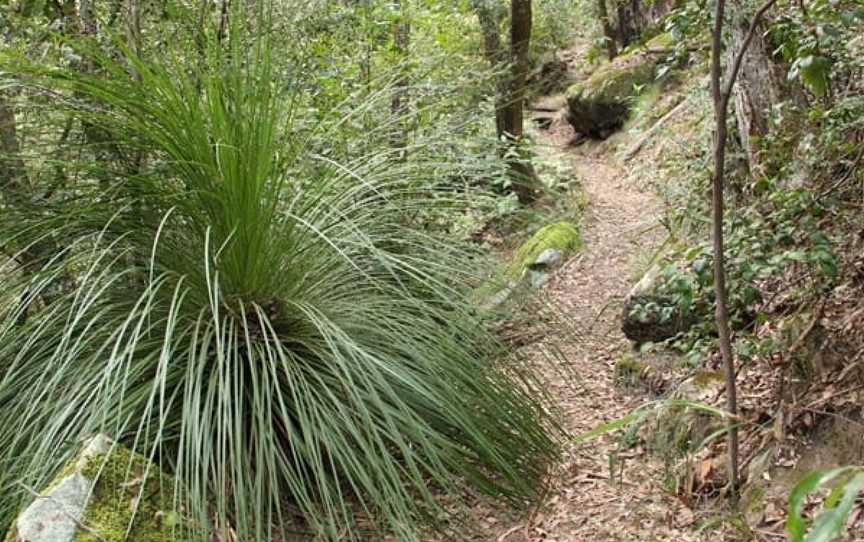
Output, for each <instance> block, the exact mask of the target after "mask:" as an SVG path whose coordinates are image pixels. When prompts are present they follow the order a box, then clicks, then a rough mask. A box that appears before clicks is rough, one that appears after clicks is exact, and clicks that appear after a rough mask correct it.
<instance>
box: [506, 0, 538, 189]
mask: <svg viewBox="0 0 864 542" xmlns="http://www.w3.org/2000/svg"><path fill="white" fill-rule="evenodd" d="M532 18H533V14H532V11H531V0H511V3H510V57H511V76H510V83H509V85H508V89H507V90H508V92H507V103H506V105H505V110H504V115H503V117H504V119H503V120H504V137H505V138H506V139H507V141H508V143H509V145H510V146H511V148H512V152H510V153H508V154H509V155H510V156H511V157H512V158H511V159H510V172H511V175H512V182H513V188H514V192H516V195H517V197H518V198H519V202H520V203H522V204H529V203H531V202H533V201H534V200H535V199H537V193H536V189H535V187H536V174H535V172H534V168H533V167H532V166H531V163H530V162H527V161H526V160H525V159H523V158H522V157H520V156H519V154H520V152H519V145H520V143H521V142H522V138H523V136H524V130H525V126H524V102H525V82H526V80H527V78H528V72H529V71H530V69H531V66H530V60H529V58H528V52H529V46H530V44H531V26H532Z"/></svg>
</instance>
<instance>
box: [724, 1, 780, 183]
mask: <svg viewBox="0 0 864 542" xmlns="http://www.w3.org/2000/svg"><path fill="white" fill-rule="evenodd" d="M729 2H730V7H731V8H732V13H733V14H734V15H733V21H732V23H731V28H730V35H731V41H730V43H729V46H728V47H727V59H728V61H727V64H728V65H730V66H731V65H732V63H733V62H734V59H735V57H736V56H738V55H740V54H742V52H743V60H742V62H741V72H740V76H739V78H738V81H737V84H736V86H735V87H734V91H733V99H734V107H735V117H736V120H737V122H738V135H739V137H740V140H741V147H742V148H743V149H744V152H745V153H746V155H747V165H748V167H749V168H750V172H751V173H757V172H759V171H760V170H761V165H762V160H761V157H760V143H759V139H760V138H762V137H764V136H766V135H768V133H769V131H770V114H771V110H772V108H773V106H774V105H776V104H778V103H779V102H780V101H781V100H783V99H784V98H785V97H786V92H785V90H786V89H785V83H784V82H783V80H784V76H783V73H782V68H780V67H779V66H778V65H777V63H775V62H774V61H773V59H772V58H771V47H770V45H769V44H768V43H767V41H766V38H765V37H764V34H765V30H766V25H765V24H764V23H761V22H760V23H759V25H758V26H757V28H756V31H755V32H756V33H755V35H754V36H753V38H752V40H751V43H750V46H749V47H746V48H745V47H743V45H744V42H745V40H746V39H747V36H748V33H749V26H750V25H749V22H748V21H747V18H746V16H745V15H744V13H746V12H747V9H746V6H745V2H744V0H729Z"/></svg>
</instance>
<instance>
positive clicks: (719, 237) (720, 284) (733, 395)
mask: <svg viewBox="0 0 864 542" xmlns="http://www.w3.org/2000/svg"><path fill="white" fill-rule="evenodd" d="M725 12H726V2H725V0H717V5H716V11H715V14H714V30H713V33H712V42H711V94H712V97H713V100H714V120H715V123H716V128H715V134H714V175H713V179H712V187H713V192H712V207H713V228H712V229H713V237H714V295H715V298H716V301H715V303H716V310H715V315H714V316H715V321H716V324H717V335H718V341H719V343H720V356H721V357H722V358H723V366H724V368H725V375H726V409H727V410H728V411H729V414H731V415H732V416H735V415H737V414H738V397H737V385H736V373H735V358H734V357H733V354H732V338H731V335H732V333H731V331H730V329H729V310H728V305H729V303H728V299H729V294H728V291H727V288H726V262H725V253H724V252H725V246H724V239H723V211H724V208H723V204H724V196H723V189H724V188H725V182H726V179H725V172H726V170H725V166H726V138H727V128H726V120H727V114H728V110H729V96H728V95H726V94H725V93H724V92H723V90H722V88H721V81H722V68H721V62H720V51H721V49H722V47H723V16H724V14H725ZM730 77H731V76H730ZM732 81H733V82H734V79H733V80H732ZM727 429H728V444H729V456H728V458H729V485H730V490H731V491H730V495H731V496H732V500H733V503H734V502H737V497H738V426H737V422H736V421H735V420H734V419H731V418H730V419H729V420H727Z"/></svg>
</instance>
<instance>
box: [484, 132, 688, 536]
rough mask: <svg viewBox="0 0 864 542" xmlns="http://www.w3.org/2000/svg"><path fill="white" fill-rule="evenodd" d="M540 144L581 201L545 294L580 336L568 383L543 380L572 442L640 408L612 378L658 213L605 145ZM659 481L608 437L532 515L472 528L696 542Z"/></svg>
mask: <svg viewBox="0 0 864 542" xmlns="http://www.w3.org/2000/svg"><path fill="white" fill-rule="evenodd" d="M539 137H540V143H541V152H542V153H547V154H548V155H549V158H552V159H556V160H557V161H559V162H560V161H561V160H564V161H565V162H566V164H567V167H568V169H569V170H570V171H572V175H573V176H574V178H575V179H576V180H577V182H579V183H580V185H581V188H582V190H583V191H584V193H585V195H586V199H587V200H588V203H587V207H586V209H585V214H584V219H583V222H582V233H583V237H584V241H585V242H584V248H583V249H582V250H581V251H580V252H579V253H578V254H576V255H575V256H574V257H573V258H571V259H570V260H569V261H568V262H567V263H566V264H565V265H564V266H563V267H562V268H561V269H559V270H558V271H557V273H556V274H555V276H554V277H553V278H552V280H550V282H549V283H548V284H547V285H546V286H545V287H544V288H545V292H544V293H545V294H546V296H548V297H549V298H551V300H552V301H553V303H555V304H556V305H557V306H558V307H559V308H560V309H561V311H562V314H563V317H564V318H566V319H567V320H568V322H569V323H570V324H572V325H573V326H574V328H575V329H576V331H577V333H578V335H579V337H578V339H577V340H575V341H567V343H566V344H565V346H564V352H563V353H564V354H565V357H566V363H567V364H568V371H572V372H573V373H574V377H573V379H574V380H575V381H571V382H567V381H564V380H566V379H563V378H562V377H561V375H560V374H547V375H544V377H545V378H544V380H545V381H546V382H549V385H550V389H551V391H552V394H553V397H554V399H555V400H556V401H557V403H558V404H559V405H560V407H561V410H562V412H563V414H564V423H565V426H566V428H567V429H568V430H569V431H570V432H571V433H572V434H574V435H579V434H583V433H585V432H587V431H589V430H591V429H593V428H595V427H597V426H599V425H602V424H604V423H606V422H609V421H612V420H615V419H618V418H620V417H622V416H624V415H626V414H628V413H629V412H631V411H632V410H633V409H634V408H636V407H637V406H639V405H640V404H642V403H643V402H644V401H645V400H646V397H645V396H644V395H641V394H638V393H635V394H628V393H626V392H624V391H621V390H619V389H617V388H616V387H615V385H614V383H613V379H614V377H613V375H614V365H615V361H616V360H617V359H619V358H620V357H621V356H623V355H626V354H627V353H628V352H630V351H631V349H632V347H631V345H630V343H629V342H628V341H627V339H626V338H625V337H624V335H623V334H622V332H621V331H620V317H621V309H622V306H623V299H624V297H625V295H626V294H627V292H628V290H629V288H630V287H631V286H632V284H633V283H634V281H635V280H637V279H638V273H639V269H640V268H639V264H640V261H641V262H644V261H645V258H646V257H650V255H651V254H653V253H654V251H655V250H656V248H657V247H659V245H660V243H662V241H663V230H662V227H660V224H659V219H660V216H661V208H660V205H659V202H658V200H657V199H656V197H655V196H654V194H653V193H652V190H651V188H650V186H649V183H644V187H640V186H635V182H633V181H631V180H628V176H627V175H626V174H625V171H624V170H623V168H622V166H621V165H620V164H619V163H618V162H617V160H616V159H615V158H614V157H613V156H612V155H611V153H610V152H608V151H606V150H605V145H602V144H601V145H593V144H588V145H584V146H582V147H576V148H572V147H569V146H568V143H567V142H568V139H569V137H568V134H567V132H566V127H564V126H561V125H560V123H559V125H558V126H557V127H556V126H553V128H552V130H550V131H547V132H543V133H541V134H540V135H539ZM528 348H536V349H538V350H539V348H540V346H535V347H528ZM537 355H538V356H539V355H541V354H540V353H539V352H538V353H537ZM538 365H539V366H541V367H542V366H544V364H543V363H538ZM550 371H552V372H554V369H550ZM610 456H614V457H615V458H616V459H615V461H614V462H610ZM610 465H611V466H612V469H613V472H611V473H610ZM664 479H665V473H664V470H663V467H662V465H660V464H658V462H657V460H656V459H654V460H652V459H650V458H649V457H648V456H645V455H642V454H640V453H638V452H633V451H630V450H626V451H620V450H618V448H617V443H616V437H615V436H605V437H600V438H598V439H594V440H591V441H588V442H586V443H583V444H581V445H574V446H573V447H572V448H570V449H568V450H567V451H566V453H565V455H564V458H563V461H562V463H561V464H560V465H558V466H557V467H556V468H555V470H554V471H553V474H552V481H553V482H552V487H551V488H550V490H549V492H548V493H547V495H546V496H545V498H544V499H543V502H541V503H538V505H537V508H536V509H535V510H530V511H523V514H522V517H521V518H519V519H512V518H508V519H505V518H503V517H498V515H497V514H495V513H492V512H489V513H488V514H487V515H486V516H485V517H479V518H477V519H478V520H479V521H480V522H481V525H482V526H483V527H485V529H484V530H485V531H486V537H485V538H483V539H484V540H490V541H495V542H537V541H560V542H582V541H584V542H604V541H640V542H649V541H675V542H689V541H696V540H699V537H698V536H697V535H696V534H695V532H696V529H697V528H698V526H697V525H696V523H695V520H694V514H693V512H692V511H690V510H689V509H688V508H686V507H685V506H684V505H683V504H682V503H681V502H680V501H679V500H678V499H676V498H675V497H674V496H673V495H671V494H670V493H669V491H668V490H666V489H665V488H664V487H663V483H664Z"/></svg>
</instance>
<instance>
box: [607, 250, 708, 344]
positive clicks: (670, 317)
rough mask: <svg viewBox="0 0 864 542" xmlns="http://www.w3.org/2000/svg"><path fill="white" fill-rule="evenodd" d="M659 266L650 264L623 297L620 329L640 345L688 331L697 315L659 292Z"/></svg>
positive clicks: (660, 275)
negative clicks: (649, 267)
mask: <svg viewBox="0 0 864 542" xmlns="http://www.w3.org/2000/svg"><path fill="white" fill-rule="evenodd" d="M661 279H662V269H661V267H660V266H656V265H655V266H653V267H652V268H651V269H649V270H648V272H647V273H645V275H644V276H643V277H642V279H641V280H639V282H638V283H636V285H635V286H633V288H632V289H631V290H630V292H629V293H628V294H627V296H626V297H625V298H624V310H623V311H622V314H621V331H622V333H624V336H626V337H627V338H628V339H630V340H631V341H633V342H635V343H637V344H642V343H648V342H654V343H656V342H662V341H665V340H666V339H671V338H672V337H675V336H676V335H678V334H680V333H684V332H686V331H687V330H689V329H690V328H691V327H693V325H694V324H695V323H696V316H695V315H694V314H693V313H692V312H690V311H688V310H685V309H684V308H682V307H681V306H679V304H678V303H676V302H675V300H674V299H673V298H672V297H671V296H669V295H666V294H663V293H662V292H661V291H660V286H661V282H662V280H661Z"/></svg>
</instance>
